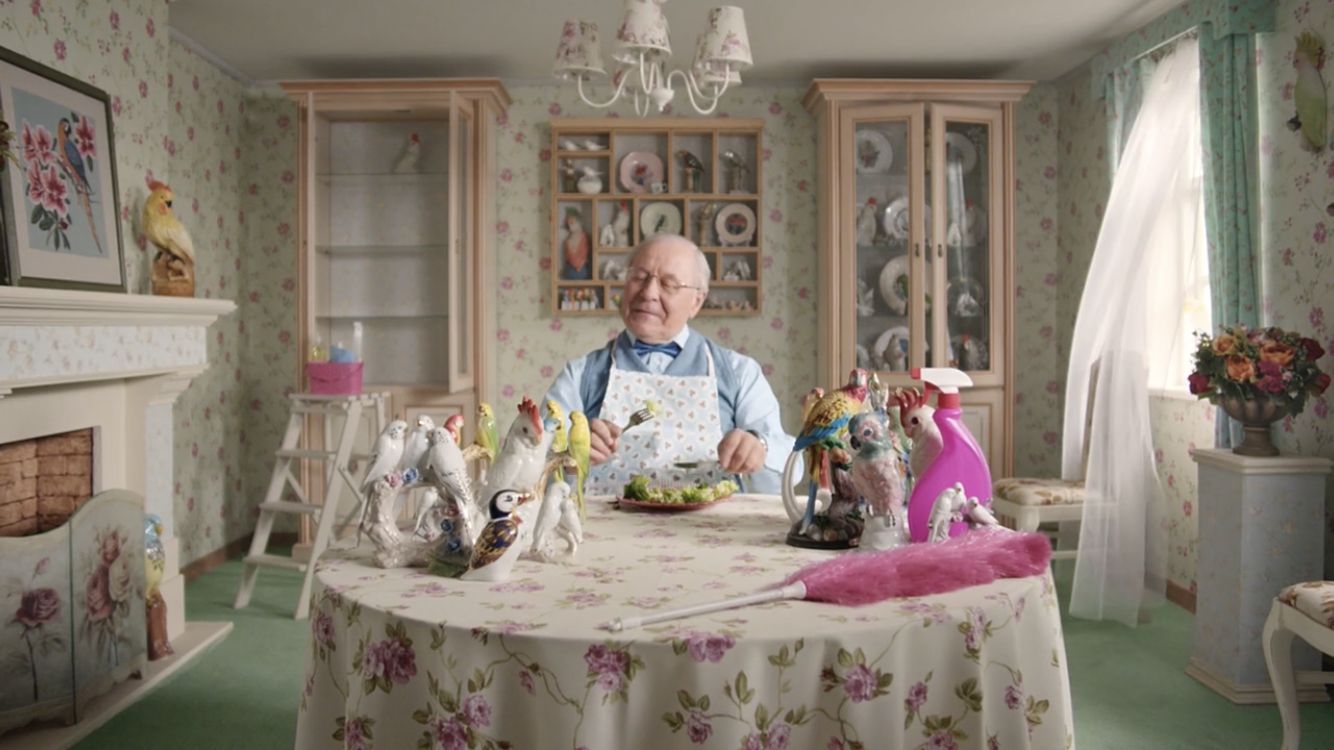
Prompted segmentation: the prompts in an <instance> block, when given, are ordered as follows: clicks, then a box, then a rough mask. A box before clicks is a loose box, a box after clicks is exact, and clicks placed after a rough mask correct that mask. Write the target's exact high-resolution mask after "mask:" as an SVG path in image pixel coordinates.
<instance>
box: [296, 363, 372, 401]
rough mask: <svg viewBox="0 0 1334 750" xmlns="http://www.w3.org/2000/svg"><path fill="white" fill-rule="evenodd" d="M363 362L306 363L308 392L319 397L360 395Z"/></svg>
mask: <svg viewBox="0 0 1334 750" xmlns="http://www.w3.org/2000/svg"><path fill="white" fill-rule="evenodd" d="M364 365H365V363H363V362H307V363H306V377H307V379H309V381H310V392H311V393H314V394H318V395H321V396H358V395H360V394H361V374H362V370H363V367H364Z"/></svg>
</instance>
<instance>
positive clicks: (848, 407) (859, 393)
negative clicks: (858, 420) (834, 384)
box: [793, 368, 866, 534]
mask: <svg viewBox="0 0 1334 750" xmlns="http://www.w3.org/2000/svg"><path fill="white" fill-rule="evenodd" d="M864 400H866V370H863V369H861V368H857V369H854V370H853V371H852V373H851V374H850V375H849V376H848V384H847V385H845V386H843V387H842V388H839V389H838V390H836V391H834V392H833V393H830V394H828V395H826V396H824V397H822V398H821V399H820V400H819V401H817V402H815V404H814V405H813V406H812V407H811V408H810V411H809V413H808V414H807V415H806V419H805V420H804V423H803V424H802V427H801V434H800V435H798V436H797V442H796V444H795V445H794V446H793V450H804V451H806V455H805V459H806V466H807V467H808V468H809V470H810V482H809V483H808V485H807V487H808V491H807V497H806V513H805V515H803V516H802V519H801V526H800V527H798V529H797V533H798V534H805V533H806V529H807V528H809V527H810V525H811V521H812V520H813V519H814V518H815V495H816V492H817V491H818V490H820V489H821V488H823V489H826V490H827V489H829V486H830V485H829V479H830V477H829V461H828V456H827V455H826V451H827V450H828V449H829V448H842V447H844V446H843V442H842V441H841V440H840V439H839V434H840V433H841V432H843V430H844V428H846V427H847V425H848V421H849V420H851V419H852V415H854V414H856V413H857V412H859V411H861V408H862V401H864Z"/></svg>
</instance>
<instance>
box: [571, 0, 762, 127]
mask: <svg viewBox="0 0 1334 750" xmlns="http://www.w3.org/2000/svg"><path fill="white" fill-rule="evenodd" d="M666 2H667V0H625V14H624V15H623V16H622V17H621V25H620V26H619V27H618V28H617V29H616V49H615V51H614V52H612V55H611V57H612V59H613V60H615V61H616V63H617V64H618V67H617V69H616V72H615V74H613V75H612V79H611V83H612V86H613V87H614V88H613V90H612V94H611V98H610V99H608V100H606V101H604V102H596V101H593V100H592V99H590V98H589V96H588V93H587V92H585V91H584V81H585V80H587V79H589V78H592V77H593V76H605V75H606V74H607V71H606V69H605V68H603V65H602V50H601V48H600V47H599V46H598V26H597V24H596V23H591V22H589V21H578V20H573V19H572V20H569V21H566V22H565V28H564V30H563V31H562V32H561V35H560V45H559V46H558V47H557V48H556V64H555V66H554V67H553V70H554V72H555V74H556V77H557V78H560V79H562V80H569V79H571V78H573V79H574V80H575V82H576V84H577V85H578V87H579V98H580V99H583V100H584V103H585V104H587V105H589V106H590V107H597V108H599V109H601V108H603V107H610V106H611V105H612V104H614V103H615V102H616V101H617V100H618V99H620V98H621V95H622V94H624V93H625V91H626V88H627V87H628V88H630V90H631V91H633V92H634V99H635V112H636V113H638V114H639V115H640V116H643V115H646V114H648V113H649V106H650V104H651V105H652V106H655V107H657V110H658V111H659V112H661V111H663V110H664V109H666V107H667V105H668V103H670V102H671V101H672V97H674V96H675V94H676V92H675V91H674V90H673V88H672V84H673V81H679V83H683V84H685V91H686V95H687V96H688V97H689V98H690V106H692V107H694V108H695V111H696V112H699V113H700V114H702V115H707V114H711V113H712V112H713V111H714V110H715V109H717V107H718V100H719V98H721V97H722V95H723V93H724V92H726V91H727V89H728V88H729V87H731V86H738V85H740V84H741V70H742V69H744V68H749V67H750V66H751V59H750V40H749V38H747V36H746V20H745V17H744V16H743V15H742V12H741V9H740V8H738V7H736V6H733V5H724V6H722V7H720V8H714V9H713V10H711V11H709V17H708V24H707V25H706V26H705V28H704V33H702V34H700V35H699V39H698V40H697V41H696V43H695V59H694V61H693V63H692V64H691V66H690V69H689V70H681V69H679V68H676V69H672V70H670V71H668V69H667V62H668V61H669V60H670V58H671V56H672V44H671V41H670V40H669V39H668V31H667V16H665V15H664V14H663V12H662V6H663V5H664V4H665V3H666ZM636 84H638V85H636Z"/></svg>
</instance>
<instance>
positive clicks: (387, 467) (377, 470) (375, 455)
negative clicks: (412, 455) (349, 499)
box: [361, 419, 408, 493]
mask: <svg viewBox="0 0 1334 750" xmlns="http://www.w3.org/2000/svg"><path fill="white" fill-rule="evenodd" d="M407 434H408V423H407V422H404V421H403V420H401V419H395V420H394V421H392V422H390V423H389V426H387V427H385V428H384V431H382V432H381V433H380V436H379V437H377V438H376V439H375V450H374V451H372V452H371V466H370V468H369V469H367V470H366V477H365V478H364V479H362V480H361V491H362V492H363V493H364V492H367V491H369V490H370V488H371V485H373V484H375V480H377V479H379V478H380V477H383V476H384V475H386V474H389V473H391V472H393V471H396V470H397V469H398V462H399V461H400V460H402V458H403V443H404V440H405V438H406V437H407Z"/></svg>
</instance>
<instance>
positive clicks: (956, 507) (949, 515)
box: [927, 482, 968, 542]
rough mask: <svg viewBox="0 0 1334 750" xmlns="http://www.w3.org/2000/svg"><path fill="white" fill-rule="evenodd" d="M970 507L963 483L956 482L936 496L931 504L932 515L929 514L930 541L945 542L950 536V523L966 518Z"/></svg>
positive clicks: (928, 539)
mask: <svg viewBox="0 0 1334 750" xmlns="http://www.w3.org/2000/svg"><path fill="white" fill-rule="evenodd" d="M967 509H968V498H967V497H966V496H965V495H964V494H963V485H962V484H961V483H959V482H955V483H954V484H953V485H951V486H949V487H946V488H945V489H943V490H941V491H940V494H939V495H937V496H936V501H935V502H934V503H932V504H931V515H929V516H927V525H928V526H929V527H930V536H929V537H927V541H928V542H943V541H945V540H947V539H949V538H950V524H952V523H954V522H956V521H962V520H964V513H965V512H966V511H967Z"/></svg>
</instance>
